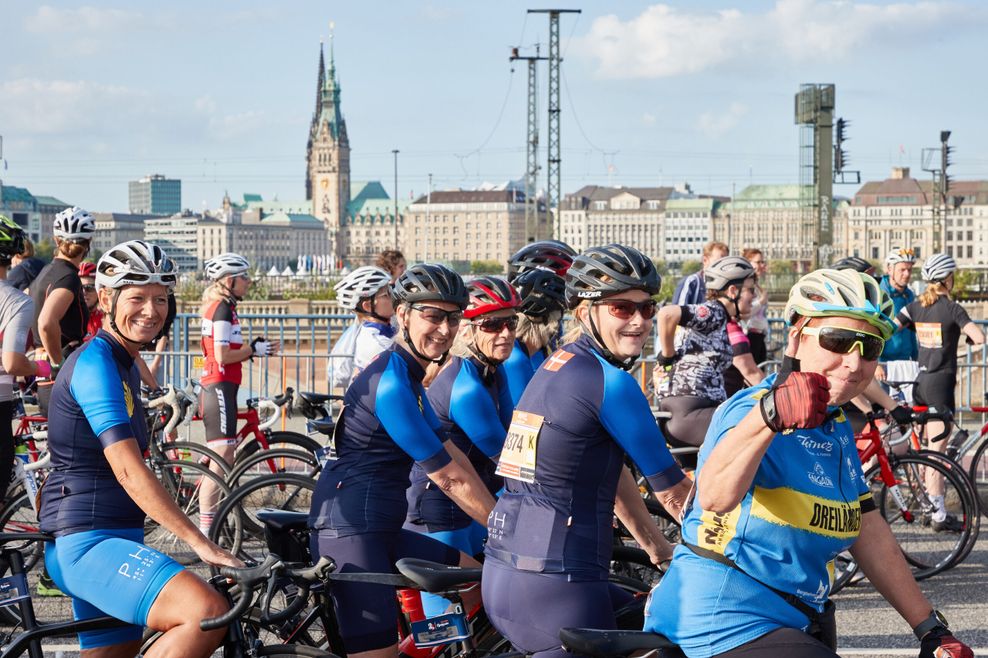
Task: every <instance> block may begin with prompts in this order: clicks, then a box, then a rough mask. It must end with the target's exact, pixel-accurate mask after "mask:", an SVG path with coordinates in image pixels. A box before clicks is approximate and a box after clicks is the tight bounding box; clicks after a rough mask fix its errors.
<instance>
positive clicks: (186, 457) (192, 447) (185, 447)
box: [158, 441, 230, 477]
mask: <svg viewBox="0 0 988 658" xmlns="http://www.w3.org/2000/svg"><path fill="white" fill-rule="evenodd" d="M158 450H160V451H161V454H162V455H164V456H165V459H173V460H180V461H194V462H196V463H198V464H202V465H204V466H208V465H210V464H212V463H216V464H217V465H218V468H219V469H220V470H221V471H223V475H224V477H225V476H226V475H228V474H229V473H230V465H229V464H228V463H227V462H226V460H225V459H223V458H222V457H220V456H219V454H218V453H217V452H216V451H215V450H212V449H210V448H207V447H206V446H204V445H202V444H200V443H195V442H193V441H168V442H166V443H162V444H161V445H160V446H158Z"/></svg>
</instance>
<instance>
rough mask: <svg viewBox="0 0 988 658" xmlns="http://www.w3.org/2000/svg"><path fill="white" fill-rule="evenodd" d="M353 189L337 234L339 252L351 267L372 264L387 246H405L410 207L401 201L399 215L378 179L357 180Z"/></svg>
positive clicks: (388, 247) (390, 247)
mask: <svg viewBox="0 0 988 658" xmlns="http://www.w3.org/2000/svg"><path fill="white" fill-rule="evenodd" d="M353 191H354V195H353V199H352V200H351V201H350V203H349V204H347V212H346V217H345V218H344V220H343V225H342V226H341V227H340V228H341V230H340V233H339V235H338V241H339V254H340V255H341V259H342V261H343V264H344V265H346V266H347V267H350V268H354V267H360V266H361V265H372V264H373V263H374V260H375V258H376V256H377V254H379V253H381V252H382V251H384V250H385V249H400V248H401V247H402V245H403V244H404V240H405V231H404V220H405V209H406V208H407V206H408V203H407V202H399V203H398V204H397V205H398V214H397V216H396V215H395V203H394V201H393V200H392V199H391V197H389V196H388V193H387V192H386V191H385V189H384V186H383V185H381V183H380V182H378V181H369V182H366V183H354V185H353Z"/></svg>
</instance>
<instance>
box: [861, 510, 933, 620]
mask: <svg viewBox="0 0 988 658" xmlns="http://www.w3.org/2000/svg"><path fill="white" fill-rule="evenodd" d="M851 555H853V556H854V559H855V560H857V561H858V565H860V567H861V570H862V571H863V572H864V574H865V575H866V576H868V580H870V581H871V583H872V584H873V585H874V586H875V589H877V590H878V592H879V594H881V595H882V596H883V597H884V598H885V600H886V601H888V602H889V603H891V604H892V607H894V608H895V609H896V611H897V612H898V613H899V614H900V615H902V618H903V619H905V620H906V622H907V623H908V624H909V627H910V628H914V627H915V626H916V625H917V624H919V623H920V622H921V621H923V620H924V619H926V618H927V616H929V614H930V611H931V610H932V609H933V606H932V605H931V604H930V602H929V601H928V600H927V599H926V597H925V596H923V593H922V592H921V591H920V589H919V585H917V584H916V580H915V579H914V578H913V574H912V572H911V571H910V570H909V567H908V566H907V565H906V560H905V558H903V557H902V550H901V549H900V548H899V545H898V544H897V543H896V541H895V537H894V536H893V535H892V531H891V530H889V527H888V524H887V523H886V522H885V519H883V518H882V515H881V514H879V513H878V511H877V510H872V511H870V512H866V513H864V514H862V515H861V534H860V535H859V536H858V539H857V541H855V542H854V545H853V546H852V547H851Z"/></svg>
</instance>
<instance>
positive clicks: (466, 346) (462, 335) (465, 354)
mask: <svg viewBox="0 0 988 658" xmlns="http://www.w3.org/2000/svg"><path fill="white" fill-rule="evenodd" d="M471 347H472V348H474V349H477V347H476V341H475V340H474V332H473V327H472V326H471V324H470V323H469V322H467V321H464V322H463V324H461V325H460V328H459V329H458V330H457V332H456V337H455V338H454V339H453V346H452V347H451V348H449V353H450V354H451V355H453V356H458V357H460V358H463V359H469V358H470V357H472V356H474V353H473V352H472V351H471V350H470V348H471ZM478 351H479V350H478Z"/></svg>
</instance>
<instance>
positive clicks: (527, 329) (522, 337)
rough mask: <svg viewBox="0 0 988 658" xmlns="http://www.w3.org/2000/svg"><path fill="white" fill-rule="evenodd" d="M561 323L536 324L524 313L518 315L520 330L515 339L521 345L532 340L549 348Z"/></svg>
mask: <svg viewBox="0 0 988 658" xmlns="http://www.w3.org/2000/svg"><path fill="white" fill-rule="evenodd" d="M558 326H559V321H558V320H557V321H555V322H534V321H533V320H532V319H531V318H529V317H528V316H527V315H525V314H524V313H519V314H518V330H517V331H516V332H515V338H517V339H518V342H520V343H527V342H528V341H529V340H531V341H532V342H533V343H538V344H539V345H540V346H542V347H546V346H548V345H549V344H550V343H551V342H552V339H553V338H554V337H555V336H556V331H557V328H558Z"/></svg>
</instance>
